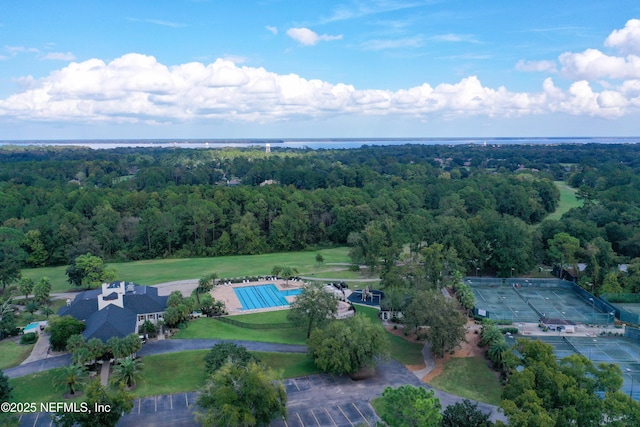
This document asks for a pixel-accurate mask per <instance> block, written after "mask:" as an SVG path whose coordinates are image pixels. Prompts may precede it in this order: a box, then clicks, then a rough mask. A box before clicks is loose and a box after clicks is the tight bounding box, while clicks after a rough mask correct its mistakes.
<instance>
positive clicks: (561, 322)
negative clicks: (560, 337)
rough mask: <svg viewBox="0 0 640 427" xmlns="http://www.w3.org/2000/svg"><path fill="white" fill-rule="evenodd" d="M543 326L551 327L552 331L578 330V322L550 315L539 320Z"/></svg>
mask: <svg viewBox="0 0 640 427" xmlns="http://www.w3.org/2000/svg"><path fill="white" fill-rule="evenodd" d="M538 323H539V324H540V326H541V327H543V328H549V329H550V330H552V331H557V332H567V333H574V332H575V331H576V323H575V322H572V321H571V320H567V319H552V318H549V317H541V318H540V320H539V321H538Z"/></svg>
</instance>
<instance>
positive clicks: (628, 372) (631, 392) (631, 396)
mask: <svg viewBox="0 0 640 427" xmlns="http://www.w3.org/2000/svg"><path fill="white" fill-rule="evenodd" d="M626 371H627V374H629V376H630V377H631V391H630V392H629V397H630V398H632V399H633V375H631V369H629V368H627V369H626Z"/></svg>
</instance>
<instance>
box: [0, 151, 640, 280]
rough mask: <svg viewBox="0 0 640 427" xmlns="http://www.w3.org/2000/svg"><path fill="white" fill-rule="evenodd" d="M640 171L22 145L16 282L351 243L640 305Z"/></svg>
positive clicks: (10, 192) (574, 162)
mask: <svg viewBox="0 0 640 427" xmlns="http://www.w3.org/2000/svg"><path fill="white" fill-rule="evenodd" d="M638 172H640V145H616V144H600V145H598V144H563V145H493V146H491V145H490V146H482V145H453V146H446V145H401V146H363V147H361V148H359V149H349V150H309V149H286V148H277V147H275V148H273V149H272V152H271V153H265V152H264V150H263V149H262V148H258V147H253V148H251V147H248V148H245V149H238V148H234V149H231V148H222V149H206V150H205V149H202V150H201V149H170V148H165V149H149V148H118V149H111V150H92V149H89V148H79V147H12V146H7V147H3V148H2V149H0V223H1V224H2V226H1V227H0V239H1V240H0V241H1V242H2V243H1V245H2V250H0V280H1V281H2V282H3V285H6V284H8V283H11V282H12V281H13V280H14V279H15V278H16V274H17V272H19V270H20V268H24V267H38V266H54V265H66V264H69V263H70V262H72V261H73V260H74V259H75V258H76V257H77V256H79V255H82V254H86V253H91V254H93V255H96V256H100V257H102V258H103V259H105V260H106V261H127V260H139V259H151V258H161V257H202V256H218V255H227V254H257V253H264V252H278V251H291V250H304V249H317V248H321V247H327V246H335V245H345V244H349V245H351V246H352V247H353V248H354V250H353V251H352V254H353V257H354V262H361V263H365V264H367V265H369V266H370V267H372V268H383V269H384V268H385V266H389V265H392V264H396V263H397V261H401V260H402V257H403V256H406V255H404V252H405V251H403V248H407V247H409V248H411V249H412V252H420V251H421V252H420V253H421V254H422V256H438V257H441V258H443V259H445V260H448V261H451V263H455V264H456V269H459V270H463V271H466V272H468V273H471V274H477V272H478V271H480V272H488V273H491V274H497V275H499V276H508V275H510V274H522V273H525V272H528V271H530V270H532V269H535V268H536V266H537V265H541V264H546V265H549V264H552V263H559V264H562V265H563V266H565V265H566V266H569V265H577V263H579V262H584V263H587V264H588V267H587V270H586V271H585V272H584V280H583V281H586V280H588V281H589V283H590V284H591V285H593V284H595V285H596V288H597V289H600V290H607V291H610V290H611V289H610V288H612V287H613V288H615V287H616V286H617V287H621V288H626V289H627V290H629V291H638V290H640V278H636V273H637V270H640V268H638V267H640V263H637V260H635V259H636V258H638V257H640V206H639V204H640V174H639V173H638ZM554 181H564V182H566V183H567V184H568V185H570V186H571V187H573V188H574V189H576V190H577V194H578V197H579V198H580V200H581V201H582V202H583V203H582V206H581V207H578V208H575V209H572V210H570V211H569V212H568V213H566V214H565V215H564V216H563V217H562V218H561V219H560V220H549V219H546V218H547V216H548V214H549V213H551V212H553V211H554V210H555V209H556V207H557V204H558V201H559V197H560V192H559V189H558V186H557V185H554ZM425 248H426V250H427V252H425ZM418 249H419V250H420V251H418ZM429 254H431V255H429ZM622 263H627V264H628V263H630V264H629V266H628V268H627V270H626V273H624V274H622V273H621V272H618V270H617V266H618V264H622ZM386 270H387V271H388V270H389V269H388V267H387V268H386ZM612 274H613V275H612ZM614 276H615V277H614ZM614 279H615V280H614ZM605 285H606V288H602V287H603V286H605Z"/></svg>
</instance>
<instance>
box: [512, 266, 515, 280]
mask: <svg viewBox="0 0 640 427" xmlns="http://www.w3.org/2000/svg"><path fill="white" fill-rule="evenodd" d="M513 270H515V268H513V267H511V278H513Z"/></svg>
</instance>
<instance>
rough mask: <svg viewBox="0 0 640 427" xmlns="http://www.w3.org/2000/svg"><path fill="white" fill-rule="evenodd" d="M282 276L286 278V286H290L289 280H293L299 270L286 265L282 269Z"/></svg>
mask: <svg viewBox="0 0 640 427" xmlns="http://www.w3.org/2000/svg"><path fill="white" fill-rule="evenodd" d="M280 274H281V275H282V277H283V278H284V283H285V285H288V284H289V279H291V278H292V277H293V276H295V275H296V274H298V269H297V268H295V267H289V266H288V265H285V266H284V267H282V270H281V271H280Z"/></svg>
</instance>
